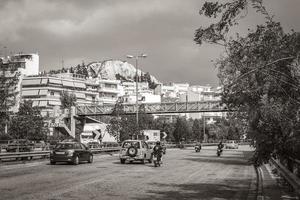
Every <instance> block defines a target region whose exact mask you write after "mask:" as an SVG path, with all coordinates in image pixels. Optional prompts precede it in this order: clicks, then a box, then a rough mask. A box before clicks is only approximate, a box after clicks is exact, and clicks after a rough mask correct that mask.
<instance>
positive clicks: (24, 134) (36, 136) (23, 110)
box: [9, 101, 47, 140]
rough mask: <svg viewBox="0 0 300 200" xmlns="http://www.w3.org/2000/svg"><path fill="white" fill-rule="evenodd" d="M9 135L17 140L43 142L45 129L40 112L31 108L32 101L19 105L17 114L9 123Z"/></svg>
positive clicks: (35, 108) (45, 135)
mask: <svg viewBox="0 0 300 200" xmlns="http://www.w3.org/2000/svg"><path fill="white" fill-rule="evenodd" d="M9 130H10V135H11V136H12V137H13V138H17V139H29V140H45V139H46V137H47V128H46V127H45V124H44V118H43V117H42V116H41V113H40V110H39V109H38V108H37V107H33V106H32V101H24V102H23V103H21V104H20V108H19V112H18V113H17V114H16V115H15V116H13V117H12V119H11V121H10V129H9Z"/></svg>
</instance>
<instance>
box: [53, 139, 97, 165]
mask: <svg viewBox="0 0 300 200" xmlns="http://www.w3.org/2000/svg"><path fill="white" fill-rule="evenodd" d="M81 161H87V162H88V163H92V162H93V153H92V152H91V150H90V149H89V148H88V147H86V146H85V145H84V144H82V143H79V142H61V143H58V144H57V145H56V146H55V147H54V149H53V150H52V151H50V164H51V165H54V164H55V163H56V162H68V163H73V164H74V165H78V164H79V162H81Z"/></svg>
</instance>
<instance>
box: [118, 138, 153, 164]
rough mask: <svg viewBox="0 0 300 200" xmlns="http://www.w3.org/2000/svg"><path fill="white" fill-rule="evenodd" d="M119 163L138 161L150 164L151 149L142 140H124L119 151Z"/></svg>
mask: <svg viewBox="0 0 300 200" xmlns="http://www.w3.org/2000/svg"><path fill="white" fill-rule="evenodd" d="M119 157H120V162H121V163H122V164H124V163H125V162H126V161H130V162H133V161H140V162H142V163H145V160H146V161H148V162H149V163H151V162H152V149H151V148H149V146H148V144H147V143H146V142H145V141H143V140H125V141H124V142H123V143H122V146H121V150H120V154H119Z"/></svg>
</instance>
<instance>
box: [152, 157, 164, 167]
mask: <svg viewBox="0 0 300 200" xmlns="http://www.w3.org/2000/svg"><path fill="white" fill-rule="evenodd" d="M152 160H153V163H154V167H160V165H161V164H162V158H161V157H160V159H159V158H158V156H157V155H156V154H153V157H152Z"/></svg>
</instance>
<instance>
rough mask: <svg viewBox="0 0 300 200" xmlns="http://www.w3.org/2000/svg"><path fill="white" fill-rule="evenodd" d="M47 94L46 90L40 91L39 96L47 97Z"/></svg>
mask: <svg viewBox="0 0 300 200" xmlns="http://www.w3.org/2000/svg"><path fill="white" fill-rule="evenodd" d="M47 94H48V90H40V93H39V95H47Z"/></svg>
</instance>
